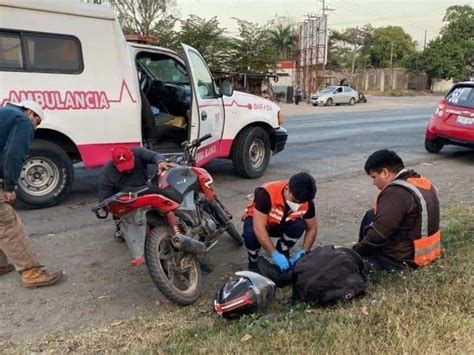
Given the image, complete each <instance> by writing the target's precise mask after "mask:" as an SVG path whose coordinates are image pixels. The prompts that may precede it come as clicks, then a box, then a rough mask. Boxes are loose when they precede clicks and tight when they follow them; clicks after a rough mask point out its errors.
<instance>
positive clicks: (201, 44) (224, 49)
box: [177, 15, 231, 70]
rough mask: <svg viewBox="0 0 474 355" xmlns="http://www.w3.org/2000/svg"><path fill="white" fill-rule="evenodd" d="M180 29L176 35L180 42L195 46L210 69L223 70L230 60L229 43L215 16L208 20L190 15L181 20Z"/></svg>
mask: <svg viewBox="0 0 474 355" xmlns="http://www.w3.org/2000/svg"><path fill="white" fill-rule="evenodd" d="M180 23H181V31H180V32H179V34H178V35H177V39H178V41H179V42H180V43H185V44H189V45H190V46H192V47H194V48H196V49H197V50H198V51H199V52H200V53H201V54H202V56H203V57H204V59H205V60H206V62H207V64H208V65H209V67H210V68H211V69H212V70H225V69H228V67H229V62H230V60H231V53H230V51H231V43H230V40H229V38H227V37H225V36H224V33H225V28H222V27H220V24H219V21H218V20H217V17H212V18H211V19H209V20H206V19H203V18H201V17H198V16H195V15H191V16H190V17H188V18H187V19H186V20H181V21H180Z"/></svg>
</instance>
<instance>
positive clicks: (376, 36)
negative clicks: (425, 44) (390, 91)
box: [370, 26, 416, 68]
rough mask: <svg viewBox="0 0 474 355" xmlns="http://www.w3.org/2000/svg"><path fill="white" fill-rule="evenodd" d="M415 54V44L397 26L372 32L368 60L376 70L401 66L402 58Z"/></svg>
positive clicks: (380, 28)
mask: <svg viewBox="0 0 474 355" xmlns="http://www.w3.org/2000/svg"><path fill="white" fill-rule="evenodd" d="M415 53H416V42H415V41H413V39H412V37H411V36H410V35H409V34H408V33H406V32H405V31H404V30H403V28H401V27H399V26H387V27H379V28H376V29H374V30H373V32H372V43H371V47H370V60H371V63H372V66H374V67H376V68H393V67H399V66H401V64H402V62H404V58H406V57H409V56H411V55H413V54H415Z"/></svg>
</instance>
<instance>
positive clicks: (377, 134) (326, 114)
mask: <svg viewBox="0 0 474 355" xmlns="http://www.w3.org/2000/svg"><path fill="white" fill-rule="evenodd" d="M331 109H332V108H322V109H319V108H315V110H314V114H305V115H292V116H288V117H287V119H286V122H285V126H286V128H287V129H288V132H289V141H288V144H287V148H286V149H285V150H284V151H283V152H282V153H280V154H278V155H276V156H274V157H272V160H271V163H270V166H269V169H268V171H267V173H266V174H265V176H264V177H263V178H260V179H258V180H246V179H240V178H237V177H236V176H235V175H234V174H233V171H232V165H231V163H230V162H229V161H224V160H222V161H217V162H215V163H212V164H211V165H210V166H208V168H209V170H210V172H211V173H212V174H213V176H214V178H215V181H216V186H217V189H218V191H219V194H220V195H221V198H222V200H223V201H224V203H225V204H226V205H227V206H228V208H229V209H230V210H231V211H232V212H233V213H234V214H237V215H238V214H240V213H241V210H242V206H243V205H244V204H245V202H244V197H243V196H245V195H247V194H248V193H250V192H251V191H253V189H254V188H255V186H257V185H259V184H261V183H263V182H264V181H268V180H273V179H278V178H284V177H287V176H290V175H291V174H292V173H294V172H296V171H299V170H304V171H309V172H311V173H312V174H314V176H315V177H316V179H317V181H321V180H322V179H329V178H333V177H335V176H338V175H341V174H352V173H361V171H362V170H361V169H362V164H363V163H364V161H365V159H366V158H367V156H368V154H370V153H371V152H372V151H374V150H376V149H380V148H385V147H386V148H391V149H395V150H396V151H397V152H399V153H400V154H401V156H402V158H403V159H404V160H405V161H406V162H407V163H408V164H410V163H416V162H420V161H425V160H430V159H434V158H436V157H437V156H433V155H430V154H428V153H426V152H425V150H424V147H423V141H424V129H425V127H426V124H427V122H428V119H429V117H430V115H431V113H432V112H433V111H434V107H433V104H432V103H427V104H426V105H425V106H421V107H416V108H402V109H385V110H367V111H360V107H359V108H358V110H357V111H350V108H348V107H341V108H339V107H334V108H333V109H334V110H331ZM459 150H460V148H455V147H446V148H445V149H444V150H443V155H450V154H456V152H457V151H459ZM76 175H77V177H76V182H75V185H74V187H73V191H72V193H71V194H70V195H69V196H68V198H67V199H66V201H65V203H63V204H62V205H61V206H56V207H53V208H49V209H43V210H35V211H22V215H23V217H24V219H25V222H26V224H27V227H28V230H29V231H30V233H31V234H32V235H33V236H35V235H44V234H51V233H59V232H63V231H67V230H77V229H78V228H82V227H85V226H91V225H95V224H100V223H104V222H103V221H98V220H96V219H95V218H94V217H93V216H92V214H91V212H90V207H91V205H92V203H93V201H94V200H95V191H96V183H97V177H98V171H90V170H84V169H81V168H78V169H76ZM65 221H66V223H65Z"/></svg>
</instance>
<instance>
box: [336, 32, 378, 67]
mask: <svg viewBox="0 0 474 355" xmlns="http://www.w3.org/2000/svg"><path fill="white" fill-rule="evenodd" d="M372 31H373V29H372V27H371V26H370V25H365V26H362V27H360V28H359V27H351V28H347V29H346V30H344V31H342V32H338V31H331V34H330V39H329V46H330V50H329V62H330V63H332V65H334V64H336V63H335V62H333V60H334V59H336V58H338V59H337V60H338V61H339V65H340V67H343V68H345V67H349V66H350V68H351V74H354V71H355V65H356V59H357V58H358V57H359V56H360V55H361V53H362V52H366V51H367V50H368V48H369V47H370V43H371V40H372Z"/></svg>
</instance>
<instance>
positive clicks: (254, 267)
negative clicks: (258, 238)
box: [247, 261, 260, 274]
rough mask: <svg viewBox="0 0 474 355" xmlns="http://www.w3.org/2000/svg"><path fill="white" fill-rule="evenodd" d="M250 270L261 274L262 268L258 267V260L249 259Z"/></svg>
mask: <svg viewBox="0 0 474 355" xmlns="http://www.w3.org/2000/svg"><path fill="white" fill-rule="evenodd" d="M247 268H248V270H249V271H252V272H256V273H257V274H260V270H259V268H258V265H257V262H256V261H249V264H248V267H247Z"/></svg>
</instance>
